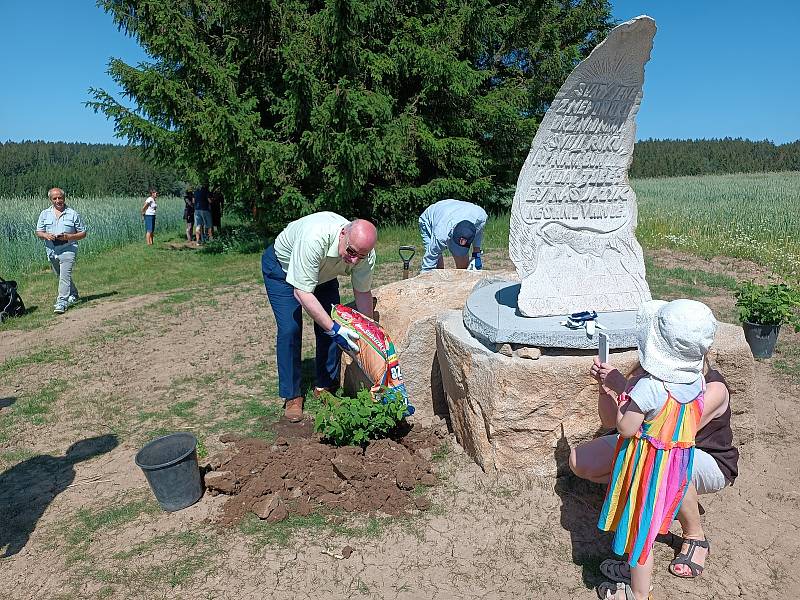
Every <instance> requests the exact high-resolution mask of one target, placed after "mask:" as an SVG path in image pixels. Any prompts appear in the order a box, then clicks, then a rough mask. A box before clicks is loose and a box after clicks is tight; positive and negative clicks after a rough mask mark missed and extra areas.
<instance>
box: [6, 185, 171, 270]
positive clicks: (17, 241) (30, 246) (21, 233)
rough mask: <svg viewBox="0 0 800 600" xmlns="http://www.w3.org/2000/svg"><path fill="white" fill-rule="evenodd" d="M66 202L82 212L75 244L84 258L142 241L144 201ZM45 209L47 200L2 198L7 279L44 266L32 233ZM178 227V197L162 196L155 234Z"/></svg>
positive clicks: (41, 248) (40, 244)
mask: <svg viewBox="0 0 800 600" xmlns="http://www.w3.org/2000/svg"><path fill="white" fill-rule="evenodd" d="M67 204H68V205H69V206H71V207H72V208H74V209H75V210H77V211H78V212H79V213H80V214H81V216H82V217H83V219H84V221H85V222H86V227H87V229H88V231H89V235H87V236H86V239H85V240H83V241H81V242H80V244H79V246H80V251H81V255H82V256H88V255H91V254H96V253H98V252H100V251H102V250H106V249H108V248H113V247H115V246H121V245H123V244H127V243H130V242H133V241H136V240H144V224H143V222H142V216H141V209H142V204H144V198H143V197H142V198H131V197H127V198H126V197H105V198H71V197H70V198H67ZM48 206H50V202H49V201H48V200H47V197H46V196H43V197H41V198H40V197H33V196H18V197H14V198H0V276H2V277H4V278H6V279H10V278H15V277H19V275H20V274H22V273H26V272H30V271H32V270H35V269H39V268H48V263H47V259H46V257H45V251H44V242H42V240H40V239H39V238H37V237H36V235H35V234H34V230H35V229H36V221H37V220H38V218H39V213H40V212H41V211H42V210H44V209H45V208H47V207H48ZM182 223H183V201H182V200H181V199H180V198H176V197H167V196H163V197H160V198H159V199H158V216H157V218H156V236H157V237H158V234H159V233H161V234H163V233H166V232H170V233H172V232H175V231H177V230H180V229H181V228H182V227H183V225H182Z"/></svg>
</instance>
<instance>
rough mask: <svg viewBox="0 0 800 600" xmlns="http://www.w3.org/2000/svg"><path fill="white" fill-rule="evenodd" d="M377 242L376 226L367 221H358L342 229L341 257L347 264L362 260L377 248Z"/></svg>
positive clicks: (340, 241)
mask: <svg viewBox="0 0 800 600" xmlns="http://www.w3.org/2000/svg"><path fill="white" fill-rule="evenodd" d="M377 241H378V230H377V229H376V228H375V225H373V224H372V223H370V222H369V221H367V220H365V219H356V220H355V221H351V222H350V223H348V224H347V225H345V226H344V228H343V229H342V235H341V238H340V240H339V255H340V256H341V257H342V258H343V259H344V260H345V261H347V262H355V261H358V260H362V259H364V258H366V257H367V256H368V255H369V253H370V252H371V251H372V249H373V248H375V244H376V242H377Z"/></svg>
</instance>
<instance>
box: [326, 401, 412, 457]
mask: <svg viewBox="0 0 800 600" xmlns="http://www.w3.org/2000/svg"><path fill="white" fill-rule="evenodd" d="M325 399H326V402H325V403H324V404H323V405H322V407H321V408H320V409H319V412H317V416H316V419H314V431H316V432H317V433H320V434H322V437H323V438H324V439H326V440H328V441H330V442H331V443H332V444H333V445H335V446H364V445H366V444H367V443H368V442H369V440H377V439H381V438H385V437H388V435H389V434H390V433H391V432H392V430H394V429H395V428H396V427H397V426H398V425H399V424H400V422H401V421H402V420H403V419H404V418H405V416H406V414H407V411H408V407H407V406H406V402H405V400H404V399H403V396H402V394H400V393H399V392H390V391H389V390H382V391H381V392H379V394H378V401H377V402H375V401H373V400H372V395H371V394H370V391H369V390H365V389H362V390H361V391H359V392H358V394H357V395H356V397H355V398H350V397H349V396H341V397H339V396H334V395H332V394H326V395H325Z"/></svg>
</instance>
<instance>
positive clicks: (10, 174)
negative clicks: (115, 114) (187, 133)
mask: <svg viewBox="0 0 800 600" xmlns="http://www.w3.org/2000/svg"><path fill="white" fill-rule="evenodd" d="M765 171H800V140H798V141H796V142H792V143H789V144H782V145H777V146H776V145H775V144H773V143H772V142H768V141H762V142H753V141H750V140H743V139H732V138H725V139H721V140H644V141H640V142H637V143H636V147H635V150H634V155H633V165H632V167H631V169H630V176H631V177H632V178H644V177H673V176H680V175H706V174H712V173H713V174H719V173H753V172H765ZM54 186H58V187H62V188H64V189H65V190H66V191H67V193H68V194H72V195H75V196H107V195H123V196H141V195H143V194H145V193H146V192H147V189H148V188H149V187H155V188H156V189H157V190H159V192H160V193H161V194H182V193H183V190H184V188H185V186H186V183H185V182H184V181H182V180H181V178H180V177H179V176H178V174H177V173H176V172H174V171H171V170H169V169H164V168H159V167H154V166H152V165H150V164H148V163H147V162H146V161H145V160H144V159H143V158H142V157H141V155H140V153H139V151H138V149H137V148H135V147H133V146H119V145H114V144H80V143H64V142H7V143H0V197H3V196H20V195H43V194H45V193H46V191H47V190H48V189H49V188H51V187H54Z"/></svg>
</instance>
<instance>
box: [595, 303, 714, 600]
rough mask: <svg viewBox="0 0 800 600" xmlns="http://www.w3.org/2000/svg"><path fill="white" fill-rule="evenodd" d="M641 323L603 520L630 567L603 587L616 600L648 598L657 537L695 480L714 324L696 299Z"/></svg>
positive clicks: (644, 315)
mask: <svg viewBox="0 0 800 600" xmlns="http://www.w3.org/2000/svg"><path fill="white" fill-rule="evenodd" d="M636 321H637V329H638V333H637V345H638V351H639V363H640V365H641V377H640V378H638V379H637V380H635V382H633V378H631V380H630V381H631V383H630V384H629V386H628V389H626V391H625V392H624V393H622V394H620V395H619V397H618V398H617V416H616V421H617V431H618V432H619V439H618V441H617V447H616V450H615V453H614V466H613V470H612V472H611V481H610V483H609V486H608V491H607V492H606V499H605V502H604V503H603V509H602V511H601V513H600V520H599V522H598V527H599V528H600V529H602V530H604V531H613V532H615V535H614V540H613V543H612V549H613V551H614V552H615V553H616V554H626V555H627V562H628V564H629V565H630V566H631V579H630V584H628V583H626V582H610V583H603V584H601V585H600V586H599V587H598V590H597V591H598V596H599V597H600V598H606V599H613V600H646V599H648V598H650V597H651V596H650V589H651V585H650V581H651V578H652V574H653V554H652V552H651V550H652V548H653V542H654V541H655V538H656V536H657V535H658V534H666V533H667V532H668V530H669V526H670V524H671V523H672V521H673V520H674V519H675V516H676V515H677V512H678V509H679V508H680V505H681V502H682V500H683V496H684V494H685V493H686V489H687V487H688V485H689V482H690V481H691V480H692V466H693V459H694V438H695V434H696V432H697V426H698V423H699V422H700V417H701V416H702V414H703V394H704V392H705V379H704V378H703V359H704V357H705V355H706V353H707V352H708V349H709V347H710V346H711V343H712V342H713V341H714V334H715V333H716V329H717V322H716V319H715V318H714V315H713V314H712V312H711V310H710V309H709V308H708V307H707V306H706V305H705V304H703V303H701V302H696V301H694V300H673V301H672V302H664V301H662V300H652V301H650V302H647V303H645V304H644V305H642V308H641V309H640V310H639V314H638V315H637V317H636ZM593 374H595V373H594V369H593ZM600 378H601V383H603V382H604V381H603V380H604V378H603V377H602V374H600Z"/></svg>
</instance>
